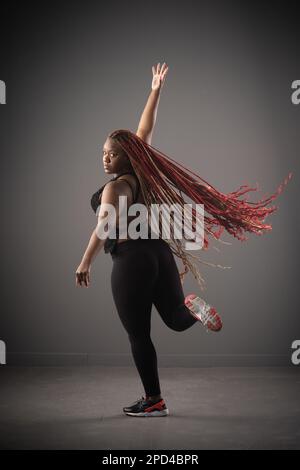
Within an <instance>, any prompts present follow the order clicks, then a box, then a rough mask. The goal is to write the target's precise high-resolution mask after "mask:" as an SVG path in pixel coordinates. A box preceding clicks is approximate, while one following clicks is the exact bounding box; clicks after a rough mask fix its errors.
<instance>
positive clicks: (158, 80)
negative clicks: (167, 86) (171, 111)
mask: <svg viewBox="0 0 300 470" xmlns="http://www.w3.org/2000/svg"><path fill="white" fill-rule="evenodd" d="M168 68H169V67H168V66H167V65H166V63H165V62H164V63H163V64H162V66H161V67H160V62H159V63H158V64H157V65H156V68H155V67H154V66H152V74H153V77H152V85H151V86H152V90H158V89H159V88H162V87H163V84H164V81H165V78H166V75H167V71H168Z"/></svg>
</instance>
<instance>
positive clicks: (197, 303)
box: [184, 294, 223, 331]
mask: <svg viewBox="0 0 300 470" xmlns="http://www.w3.org/2000/svg"><path fill="white" fill-rule="evenodd" d="M184 303H185V305H186V306H187V307H188V309H189V310H190V312H191V314H192V315H193V316H194V317H195V318H197V320H199V321H201V323H202V324H203V326H205V327H206V328H207V329H208V330H211V331H220V330H221V329H222V326H223V325H222V320H221V317H220V315H219V314H218V312H217V311H216V309H215V308H214V307H211V306H210V305H209V304H208V303H206V302H205V300H203V299H201V298H200V297H198V296H197V295H195V294H189V295H187V296H186V297H185V299H184Z"/></svg>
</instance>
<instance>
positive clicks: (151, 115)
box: [136, 62, 169, 144]
mask: <svg viewBox="0 0 300 470" xmlns="http://www.w3.org/2000/svg"><path fill="white" fill-rule="evenodd" d="M168 69H169V67H167V65H166V63H165V62H164V63H163V65H162V67H160V63H158V64H157V66H156V68H155V67H154V66H152V84H151V88H152V90H151V92H150V95H149V96H148V100H147V103H146V106H145V108H144V111H143V113H142V116H141V118H140V122H139V125H138V129H137V131H136V135H138V136H139V137H140V138H141V139H143V140H144V141H145V142H147V143H148V144H151V140H152V133H153V129H154V126H155V121H156V116H157V109H158V104H159V99H160V92H161V90H162V87H163V84H164V81H165V78H166V74H167V71H168Z"/></svg>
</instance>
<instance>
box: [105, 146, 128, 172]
mask: <svg viewBox="0 0 300 470" xmlns="http://www.w3.org/2000/svg"><path fill="white" fill-rule="evenodd" d="M102 155H103V167H104V171H105V173H106V174H111V173H114V176H117V175H119V174H120V173H123V172H124V171H130V170H131V169H132V167H131V164H130V161H129V159H128V157H127V155H126V154H125V152H124V151H123V150H122V148H121V147H120V145H119V144H118V143H117V142H115V141H114V140H113V139H111V138H110V137H108V138H107V139H106V141H105V143H104V146H103V150H102Z"/></svg>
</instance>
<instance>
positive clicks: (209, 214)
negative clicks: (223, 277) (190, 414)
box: [76, 63, 292, 417]
mask: <svg viewBox="0 0 300 470" xmlns="http://www.w3.org/2000/svg"><path fill="white" fill-rule="evenodd" d="M167 71H168V67H167V65H166V64H165V63H164V64H163V65H162V67H160V63H159V64H157V65H156V67H152V74H153V76H152V90H151V92H150V95H149V97H148V100H147V103H146V106H145V109H144V111H143V113H142V116H141V119H140V122H139V125H138V129H137V131H136V133H133V132H131V131H129V130H125V129H118V130H115V131H114V132H112V133H110V134H109V135H108V137H107V139H106V141H105V144H104V148H103V166H104V171H105V173H106V174H114V177H113V178H112V179H111V180H110V181H108V182H107V183H106V184H105V185H103V186H102V187H101V188H100V189H99V190H98V191H96V192H95V193H94V194H93V196H92V199H91V205H92V208H93V210H94V211H95V213H96V215H97V217H98V224H97V227H96V228H95V229H94V231H93V233H92V235H91V238H90V241H89V243H88V246H87V248H86V251H85V253H84V255H83V258H82V261H81V263H80V265H79V266H78V268H77V270H76V285H77V286H82V287H83V286H85V287H88V286H89V284H90V269H91V264H92V261H93V259H94V258H95V256H96V255H97V253H98V252H99V251H100V250H101V249H102V248H104V251H105V252H106V253H110V254H111V257H112V261H113V267H112V272H111V287H112V294H113V298H114V302H115V305H116V309H117V312H118V315H119V317H120V320H121V322H122V324H123V326H124V328H125V330H126V332H127V334H128V337H129V341H130V345H131V350H132V355H133V358H134V362H135V365H136V367H137V370H138V373H139V375H140V378H141V381H142V384H143V387H144V390H145V396H142V397H141V398H138V400H137V401H135V402H134V403H132V404H131V405H130V406H126V407H124V408H123V411H124V412H125V413H126V414H127V415H130V416H147V417H151V416H166V415H168V414H169V411H168V409H167V406H166V403H165V400H164V399H163V397H162V395H161V388H160V382H159V376H158V366H157V355H156V351H155V348H154V345H153V343H152V340H151V337H150V328H151V309H152V305H153V304H154V305H155V307H156V309H157V311H158V313H159V315H160V316H161V318H162V319H163V321H164V322H165V324H166V325H167V326H168V327H170V328H171V329H173V330H175V331H184V330H186V329H187V328H190V327H191V326H192V325H194V324H195V323H196V322H197V321H200V322H201V323H202V324H203V325H204V326H205V327H206V329H208V330H212V331H219V330H220V329H221V327H222V321H221V318H220V316H219V314H218V313H217V311H216V309H215V308H214V307H212V306H210V305H209V304H208V303H207V302H205V301H204V300H203V299H202V298H201V297H200V296H199V295H196V294H189V295H187V296H184V293H183V288H182V283H183V279H184V275H185V274H186V273H187V272H188V271H191V273H192V274H193V276H194V277H195V279H196V280H197V282H198V284H199V287H200V288H201V289H202V290H203V289H204V284H205V282H204V279H203V277H202V276H201V274H200V271H199V269H198V267H197V264H196V263H197V261H200V262H202V263H204V264H208V265H211V266H219V267H221V268H223V267H222V266H220V265H214V264H212V263H207V262H204V261H202V260H199V258H198V257H197V256H195V255H192V254H191V253H189V252H188V250H186V249H185V248H184V246H186V245H185V242H186V241H187V239H186V238H185V236H183V237H182V238H181V239H180V238H178V237H177V236H175V231H174V227H175V225H174V224H175V222H174V221H173V220H170V222H171V230H170V237H169V238H167V239H166V238H165V237H162V233H161V226H160V228H159V233H158V235H159V236H158V237H155V238H151V234H152V233H153V232H150V225H149V218H147V219H146V220H145V221H143V222H144V223H142V222H141V221H140V223H139V225H140V229H141V231H140V233H141V234H142V232H143V233H145V228H146V229H147V230H148V231H146V234H147V236H146V237H144V235H143V236H140V237H139V238H133V237H130V236H129V235H128V236H124V233H122V237H119V235H120V234H119V221H120V218H119V217H120V214H121V212H120V214H119V209H120V202H119V201H120V199H121V198H120V196H125V198H126V200H127V207H128V210H130V208H131V206H132V205H133V204H143V205H144V206H145V207H146V208H147V214H148V215H149V217H150V211H151V205H152V204H159V205H160V204H164V205H165V204H167V205H168V207H170V205H171V204H178V205H179V207H181V208H183V207H184V205H185V204H187V203H186V200H185V199H184V195H185V196H187V197H189V198H190V199H191V200H192V201H193V202H195V203H196V204H203V205H204V210H205V215H204V217H203V221H204V223H203V232H202V233H203V239H202V241H203V249H204V250H207V249H208V247H209V238H213V239H215V240H217V241H219V242H222V240H221V239H220V237H221V234H222V232H223V231H224V229H226V231H227V232H228V233H229V234H231V235H232V236H234V237H236V238H238V239H239V240H241V241H244V240H246V239H247V238H246V236H245V232H252V233H255V234H257V235H261V234H263V233H264V232H265V231H267V230H271V229H272V227H271V225H268V224H265V223H264V219H265V218H266V216H267V215H269V214H271V213H272V212H274V211H275V210H276V209H277V207H276V206H272V207H269V208H267V207H266V206H267V205H268V204H269V203H270V202H271V201H272V200H274V199H275V198H276V197H277V195H278V194H279V193H280V192H281V191H282V189H283V186H284V185H286V184H287V182H288V180H289V179H290V178H291V176H292V174H291V173H290V174H289V175H288V177H287V178H286V179H285V181H284V183H282V184H281V185H280V186H279V188H278V189H277V191H276V192H275V193H274V194H273V195H271V196H270V197H268V198H265V199H262V200H260V201H258V202H250V201H248V200H247V197H245V198H244V199H240V197H241V196H242V195H244V194H245V193H247V192H250V191H255V190H256V189H257V188H251V187H250V186H248V185H244V186H240V188H239V189H238V190H236V191H233V192H231V193H227V194H223V193H221V192H220V191H218V190H217V189H215V188H214V187H213V186H212V185H210V184H208V183H207V182H206V181H205V180H203V179H202V178H201V177H200V176H199V175H197V174H196V173H194V172H192V171H191V170H189V169H187V168H186V167H184V166H183V165H181V164H179V163H177V162H176V161H174V160H173V159H172V158H170V157H168V156H167V155H165V154H163V153H162V152H161V151H159V150H158V149H156V148H155V147H153V146H152V145H151V139H152V133H153V129H154V125H155V121H156V115H157V108H158V103H159V99H160V93H161V90H162V87H163V85H164V82H165V78H166V74H167ZM119 198H120V199H119ZM107 204H108V205H112V206H113V207H114V208H115V209H116V214H117V216H116V219H115V226H114V227H113V228H112V229H111V230H109V232H108V233H107V235H106V236H105V237H103V236H101V237H99V233H100V231H101V230H100V229H103V227H104V225H105V226H106V214H107ZM134 219H135V217H133V216H131V217H130V216H128V217H127V220H128V221H129V222H131V221H132V220H134ZM139 220H140V219H139ZM191 221H192V222H191V229H195V227H196V225H195V223H196V212H195V209H194V208H193V209H192V218H191ZM101 233H103V231H102V232H101ZM188 240H190V239H188ZM223 243H224V242H223ZM174 255H176V256H177V257H178V258H180V259H181V261H182V263H183V267H184V271H183V272H182V273H181V274H180V273H179V270H178V268H177V265H176V262H175V258H174Z"/></svg>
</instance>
